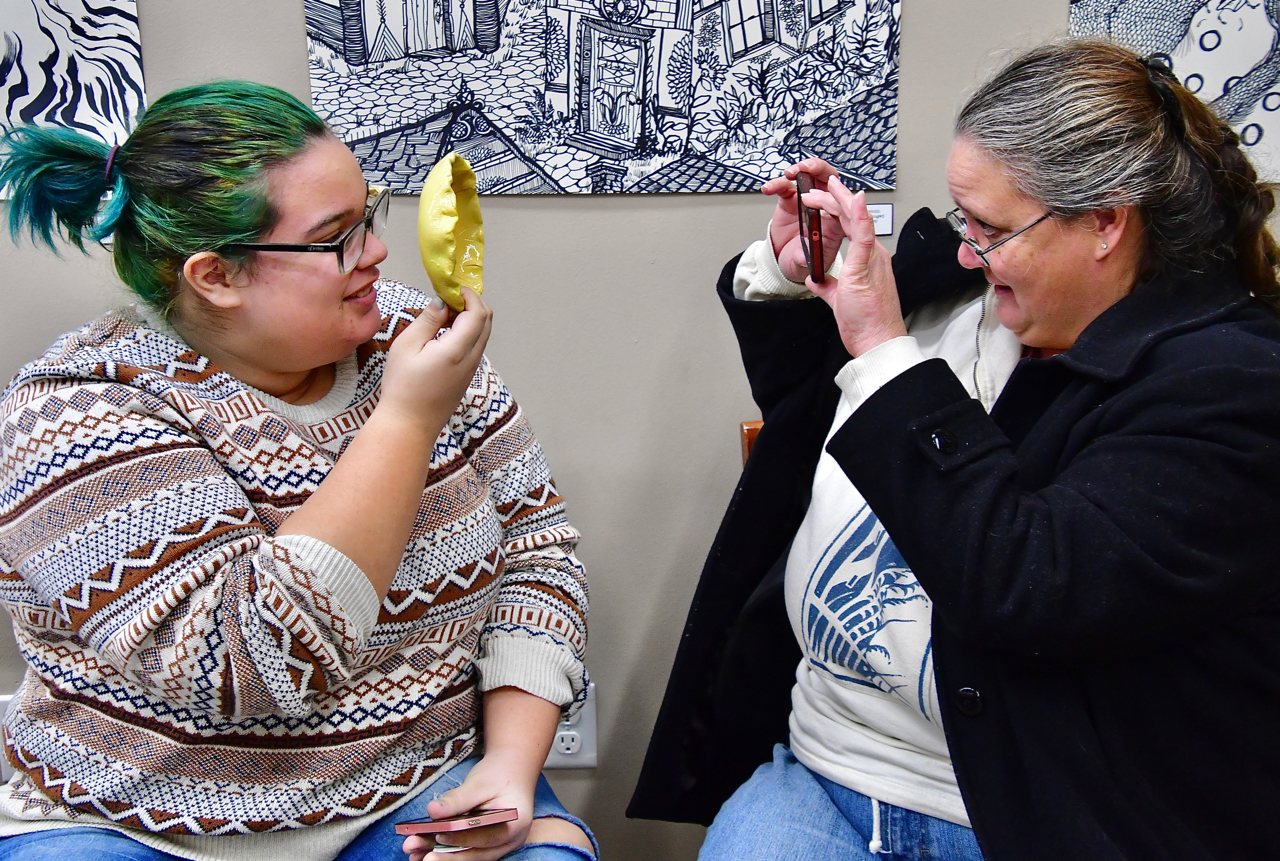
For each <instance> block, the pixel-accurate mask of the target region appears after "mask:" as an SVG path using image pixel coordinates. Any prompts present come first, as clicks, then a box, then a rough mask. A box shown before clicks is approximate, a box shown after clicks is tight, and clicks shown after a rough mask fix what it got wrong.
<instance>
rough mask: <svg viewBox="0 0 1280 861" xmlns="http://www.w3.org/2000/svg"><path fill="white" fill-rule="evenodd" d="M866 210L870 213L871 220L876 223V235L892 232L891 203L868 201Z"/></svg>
mask: <svg viewBox="0 0 1280 861" xmlns="http://www.w3.org/2000/svg"><path fill="white" fill-rule="evenodd" d="M867 212H869V213H871V220H872V221H874V222H875V224H876V236H890V235H892V234H893V204H892V203H868V204H867Z"/></svg>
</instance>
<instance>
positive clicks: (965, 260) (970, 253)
mask: <svg viewBox="0 0 1280 861" xmlns="http://www.w3.org/2000/svg"><path fill="white" fill-rule="evenodd" d="M956 259H957V260H959V261H960V265H961V266H963V267H964V268H965V269H982V268H983V267H985V266H986V264H985V263H983V262H982V258H981V257H979V256H978V252H976V251H974V250H973V247H972V246H971V245H969V243H967V242H961V243H960V250H959V251H957V252H956Z"/></svg>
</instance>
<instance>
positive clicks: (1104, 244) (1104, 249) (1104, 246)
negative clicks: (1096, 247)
mask: <svg viewBox="0 0 1280 861" xmlns="http://www.w3.org/2000/svg"><path fill="white" fill-rule="evenodd" d="M1109 247H1110V246H1108V245H1107V243H1105V242H1104V243H1102V250H1103V251H1106V250H1107V248H1109Z"/></svg>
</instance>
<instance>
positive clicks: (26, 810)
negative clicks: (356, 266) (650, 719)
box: [0, 281, 587, 835]
mask: <svg viewBox="0 0 1280 861" xmlns="http://www.w3.org/2000/svg"><path fill="white" fill-rule="evenodd" d="M378 290H379V300H378V301H379V307H380V309H381V311H382V313H383V325H382V328H381V329H380V331H379V332H378V334H377V335H376V336H375V337H374V338H373V339H372V340H371V341H370V342H369V343H367V344H365V345H362V346H361V347H360V348H359V349H358V350H357V352H356V373H357V379H356V384H355V394H354V396H353V398H352V400H351V402H350V403H349V404H348V405H347V406H346V407H345V408H343V409H341V410H340V411H339V412H337V413H336V414H334V415H330V416H328V417H327V418H324V419H323V420H319V421H316V422H313V423H310V424H303V423H300V422H298V421H296V420H295V419H293V418H291V417H289V416H287V415H284V414H281V413H278V412H276V411H274V410H273V409H272V408H271V407H270V406H269V404H268V403H267V402H265V401H264V400H263V399H262V398H261V397H259V396H258V395H256V394H255V393H254V392H253V391H252V390H250V389H248V388H246V387H245V386H244V385H242V384H240V383H239V382H238V381H236V380H235V379H233V378H231V377H230V376H228V375H227V374H225V373H223V372H222V371H220V370H219V369H218V368H217V367H216V366H215V365H214V364H213V363H212V362H210V361H209V360H208V359H207V358H206V357H204V356H201V355H199V354H197V353H195V352H193V351H192V350H191V349H190V348H189V347H187V346H186V345H185V344H182V343H181V342H179V341H177V340H175V339H174V338H173V337H171V336H169V335H167V334H165V333H163V332H161V331H158V330H156V329H153V328H150V327H148V326H147V325H146V324H145V323H144V322H142V321H141V320H140V319H138V318H136V317H135V316H133V315H131V314H130V313H128V312H113V313H111V314H108V315H106V316H104V317H103V318H100V319H99V320H97V321H94V322H93V323H90V324H89V325H87V326H85V327H83V328H82V329H80V330H77V331H76V332H72V333H69V334H67V335H65V336H63V337H62V338H60V339H59V340H58V341H57V342H56V343H55V344H54V346H53V347H51V348H50V350H49V351H48V352H46V354H45V356H44V357H43V358H42V359H41V360H39V361H37V362H34V363H32V364H31V365H28V366H27V367H26V368H24V369H23V370H22V371H20V372H19V374H18V376H17V377H15V378H14V381H13V382H12V383H11V384H10V386H9V388H8V389H7V390H6V391H5V393H4V396H3V402H2V411H0V416H2V419H3V424H2V425H0V603H3V605H4V607H5V609H6V610H8V612H9V613H10V615H11V617H12V619H13V621H14V628H15V635H16V637H17V640H18V644H19V648H20V649H21V651H22V653H23V656H24V658H25V659H26V660H27V663H28V671H27V676H26V680H25V682H24V686H23V689H22V693H21V696H20V698H19V702H18V707H17V708H15V709H13V710H11V712H10V714H9V715H8V717H7V720H6V724H5V755H6V756H7V758H8V759H9V761H10V762H11V763H12V764H13V765H14V767H15V768H17V769H18V770H20V772H22V778H21V780H20V781H19V782H18V783H17V784H15V785H14V786H13V787H11V788H10V790H9V791H8V794H7V795H6V796H4V797H0V805H4V806H5V810H6V811H7V812H8V813H9V814H10V815H16V816H20V817H41V816H46V817H51V818H59V819H74V818H77V817H83V815H84V814H92V815H94V816H100V817H105V818H107V819H109V820H110V821H111V822H115V823H119V824H123V825H125V826H128V827H133V828H140V829H144V830H148V831H157V832H169V833H177V834H207V835H214V834H235V833H260V832H267V831H278V830H282V829H291V828H300V827H306V826H311V825H317V824H320V823H324V822H329V821H333V820H335V819H341V818H346V817H353V816H361V815H364V814H367V813H369V812H371V811H374V810H378V809H381V808H382V807H385V806H386V805H389V804H391V803H393V802H394V801H395V800H396V799H397V798H399V797H401V796H403V795H404V794H405V793H406V792H410V791H412V790H413V789H414V788H415V787H417V786H419V785H421V784H422V783H423V782H424V781H426V780H428V779H429V778H430V776H431V775H432V774H433V773H434V772H435V770H437V769H439V768H444V767H448V766H449V765H452V764H453V763H456V762H458V761H460V760H461V759H462V758H464V757H466V756H468V755H470V753H471V752H472V751H473V750H474V748H475V745H476V741H477V734H476V720H477V716H478V711H479V687H478V683H479V679H478V673H477V669H476V663H475V661H476V659H477V658H478V657H481V656H483V655H485V654H486V653H487V649H488V643H490V642H491V641H492V640H493V638H502V637H506V638H514V639H515V640H517V641H522V642H523V641H538V642H541V643H551V644H553V645H554V646H555V647H556V648H558V649H561V650H563V651H564V652H565V653H566V654H567V655H569V656H570V662H571V664H572V665H573V666H574V667H575V669H573V670H571V671H570V675H569V683H570V685H571V687H572V689H573V691H574V695H575V696H577V697H578V698H579V699H581V697H582V696H584V695H585V682H586V679H585V671H584V670H583V669H582V665H581V658H582V653H583V649H584V648H585V644H586V607H587V591H586V581H585V579H584V577H583V572H582V567H581V565H580V564H579V563H578V561H577V559H576V558H575V557H574V555H573V547H574V545H575V544H576V542H577V540H578V533H577V532H576V531H575V530H574V529H573V528H572V527H570V526H569V525H568V524H567V523H566V522H565V519H564V504H563V500H562V499H561V498H560V496H559V494H558V493H557V492H556V489H555V485H554V482H553V481H552V480H551V476H550V474H549V471H548V469H547V465H546V462H545V460H544V459H543V457H542V453H541V450H540V448H539V447H538V444H537V441H536V439H535V438H534V435H533V433H532V431H531V429H530V428H529V426H528V424H527V423H526V422H525V420H524V416H523V413H522V412H521V410H520V408H519V406H518V405H517V404H516V403H515V401H514V400H513V399H512V398H511V396H510V393H509V392H508V391H507V389H506V387H505V386H504V385H503V384H502V381H501V379H500V378H499V377H498V375H497V374H496V373H495V372H494V371H493V369H492V368H491V367H490V366H489V364H488V362H487V360H486V361H484V362H482V364H481V366H480V368H479V369H478V370H477V372H476V375H475V378H474V379H473V380H472V383H471V386H470V388H469V389H468V391H467V393H466V395H465V396H464V397H463V399H462V401H461V402H460V403H459V405H458V409H457V410H456V411H455V413H454V415H453V416H452V417H451V419H450V420H449V422H448V424H447V425H446V427H445V428H444V430H443V431H442V432H441V434H440V436H439V437H438V438H437V439H436V441H435V443H434V446H433V454H432V460H431V467H430V473H429V476H428V481H427V486H426V488H425V490H424V492H423V494H422V502H421V505H420V508H419V511H418V515H417V518H416V519H415V522H414V524H413V529H412V534H411V537H410V542H409V545H408V547H407V549H406V552H405V555H404V557H403V560H402V562H401V565H400V568H399V570H398V572H397V573H396V576H395V578H394V580H393V582H392V584H391V589H390V591H389V592H388V594H387V596H386V598H385V599H384V600H383V602H382V604H381V607H380V608H379V613H378V616H377V622H376V624H375V626H374V627H373V629H372V630H371V631H365V632H362V631H360V630H359V629H358V627H357V624H356V622H355V621H354V620H353V617H352V616H350V615H349V613H348V611H347V609H346V608H344V607H342V606H341V604H340V603H339V601H338V600H337V599H336V598H335V596H334V594H333V593H331V592H330V587H329V585H328V582H329V581H327V580H326V575H325V572H323V571H317V570H313V568H312V567H311V563H310V562H309V561H308V560H307V559H305V558H301V557H299V556H298V555H297V554H296V553H295V552H294V551H292V550H291V549H290V547H289V546H288V545H286V544H281V543H277V542H276V540H275V539H274V537H273V536H274V534H275V531H276V529H277V528H278V527H279V525H280V524H281V523H282V522H283V521H284V520H285V518H287V517H288V515H289V513H290V512H292V511H293V510H295V509H296V508H297V507H298V506H299V505H301V504H302V503H303V502H305V501H306V499H307V498H308V497H309V496H310V494H311V493H312V492H313V491H314V490H315V489H316V488H317V487H319V485H320V483H321V482H322V481H323V480H324V478H325V476H326V475H328V473H329V470H330V469H331V468H332V467H333V464H334V463H335V462H336V461H337V459H338V458H339V457H340V456H341V453H342V451H343V450H344V448H345V446H346V445H347V444H348V443H349V442H350V440H351V438H352V437H353V436H354V435H355V433H356V432H357V431H358V430H359V429H360V428H361V427H362V426H363V424H364V422H365V421H366V420H367V419H368V417H369V416H370V415H371V414H372V412H373V409H374V407H375V406H376V404H377V399H378V393H379V382H380V380H381V376H382V370H383V367H384V364H385V358H386V349H387V347H388V346H389V345H390V344H391V342H392V341H393V340H394V338H395V336H396V335H397V334H399V332H401V331H403V329H404V328H405V326H407V325H408V324H409V323H411V322H412V321H413V320H414V319H415V318H416V316H417V313H418V309H420V308H421V307H423V306H424V304H425V302H426V297H424V296H422V295H421V294H419V293H417V292H415V291H412V290H409V289H408V288H405V287H403V286H402V285H398V284H395V283H394V282H386V281H383V282H379V285H378ZM540 648H541V646H540Z"/></svg>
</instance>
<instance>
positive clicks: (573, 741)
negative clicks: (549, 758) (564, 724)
mask: <svg viewBox="0 0 1280 861" xmlns="http://www.w3.org/2000/svg"><path fill="white" fill-rule="evenodd" d="M551 747H552V748H553V749H554V750H555V751H556V752H557V753H562V754H564V755H565V756H573V755H574V754H575V753H577V752H578V751H580V750H582V736H580V735H578V734H577V733H576V732H574V731H573V730H571V729H562V730H560V732H558V733H556V740H555V741H554V742H552V743H551Z"/></svg>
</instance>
